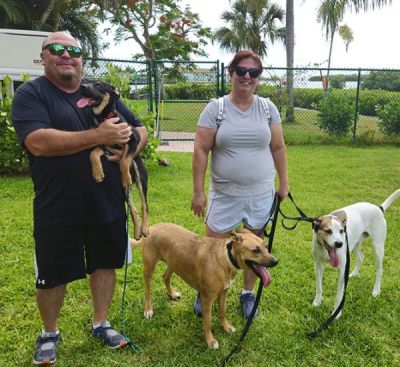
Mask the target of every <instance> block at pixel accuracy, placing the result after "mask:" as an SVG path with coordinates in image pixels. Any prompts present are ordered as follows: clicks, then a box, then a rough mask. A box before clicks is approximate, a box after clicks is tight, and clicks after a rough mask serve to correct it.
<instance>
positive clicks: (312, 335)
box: [279, 192, 350, 340]
mask: <svg viewBox="0 0 400 367" xmlns="http://www.w3.org/2000/svg"><path fill="white" fill-rule="evenodd" d="M288 198H289V199H290V200H291V202H292V203H293V205H294V207H295V208H296V210H297V212H298V213H299V214H300V216H299V217H290V216H287V215H285V214H284V213H283V212H282V210H281V209H279V213H280V214H281V215H282V227H283V228H285V229H287V230H293V229H295V228H296V227H297V224H298V223H299V222H300V221H304V222H310V223H311V224H312V228H314V223H315V220H316V219H317V218H312V217H309V216H307V215H306V214H305V213H304V212H303V211H302V210H301V209H300V207H299V206H298V205H297V204H296V203H295V201H294V199H293V196H292V194H291V193H290V192H289V194H288ZM285 219H286V220H294V221H296V223H295V224H294V225H293V226H292V227H288V226H286V225H285V224H284V220H285ZM345 235H346V266H345V273H344V289H343V297H342V300H341V301H340V304H339V306H338V307H337V308H336V310H335V311H334V312H333V313H332V315H331V316H330V317H329V318H328V319H327V320H326V321H325V322H323V323H322V324H321V326H320V327H318V328H317V329H315V330H314V331H312V332H309V333H307V337H308V339H310V340H311V339H314V338H315V337H316V336H318V335H319V334H320V333H322V332H323V331H324V330H325V329H327V328H328V326H329V325H330V324H331V322H332V321H333V320H335V318H336V316H337V315H338V314H339V313H340V311H341V310H342V309H343V306H344V301H345V295H346V288H347V283H348V280H349V270H350V253H349V241H348V238H347V230H346V228H345Z"/></svg>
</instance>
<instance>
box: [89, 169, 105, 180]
mask: <svg viewBox="0 0 400 367" xmlns="http://www.w3.org/2000/svg"><path fill="white" fill-rule="evenodd" d="M92 175H93V178H94V180H95V181H96V182H98V183H100V182H103V181H104V178H105V177H106V176H105V175H104V173H103V172H100V171H93V173H92Z"/></svg>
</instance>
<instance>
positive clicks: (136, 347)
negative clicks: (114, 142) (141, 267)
mask: <svg viewBox="0 0 400 367" xmlns="http://www.w3.org/2000/svg"><path fill="white" fill-rule="evenodd" d="M128 195H130V194H128ZM126 211H127V214H126V215H127V217H126V232H127V233H128V238H129V216H128V214H129V212H128V211H129V208H128V207H127V209H126ZM128 246H130V244H129V243H128V245H127V247H126V251H125V269H124V286H123V291H122V296H121V307H120V319H119V322H120V325H121V327H120V329H121V331H120V333H121V335H122V336H123V337H124V338H125V340H126V341H127V345H128V346H130V347H131V349H132V350H133V351H134V352H135V353H138V354H140V353H142V352H143V349H142V348H141V347H140V346H139V344H137V343H136V342H135V341H133V340H131V339H130V338H129V337H128V336H127V335H126V333H125V308H126V304H125V295H126V286H127V278H128ZM132 257H133V254H132ZM132 263H133V261H132Z"/></svg>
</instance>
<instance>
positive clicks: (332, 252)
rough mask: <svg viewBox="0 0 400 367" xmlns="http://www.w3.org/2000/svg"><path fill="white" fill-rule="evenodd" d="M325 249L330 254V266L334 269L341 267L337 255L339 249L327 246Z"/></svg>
mask: <svg viewBox="0 0 400 367" xmlns="http://www.w3.org/2000/svg"><path fill="white" fill-rule="evenodd" d="M325 248H326V250H327V251H328V254H329V264H331V266H332V267H334V268H337V267H338V266H339V257H338V254H337V249H336V248H332V247H330V246H327V245H326V246H325Z"/></svg>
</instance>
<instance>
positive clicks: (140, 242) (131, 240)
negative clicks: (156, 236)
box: [129, 237, 143, 247]
mask: <svg viewBox="0 0 400 367" xmlns="http://www.w3.org/2000/svg"><path fill="white" fill-rule="evenodd" d="M142 239H143V237H142V238H141V239H140V240H138V241H136V240H135V239H133V238H130V237H129V243H130V244H131V246H132V247H141V246H142Z"/></svg>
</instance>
